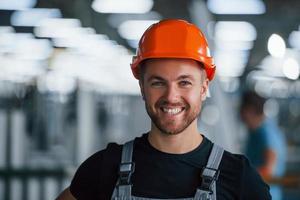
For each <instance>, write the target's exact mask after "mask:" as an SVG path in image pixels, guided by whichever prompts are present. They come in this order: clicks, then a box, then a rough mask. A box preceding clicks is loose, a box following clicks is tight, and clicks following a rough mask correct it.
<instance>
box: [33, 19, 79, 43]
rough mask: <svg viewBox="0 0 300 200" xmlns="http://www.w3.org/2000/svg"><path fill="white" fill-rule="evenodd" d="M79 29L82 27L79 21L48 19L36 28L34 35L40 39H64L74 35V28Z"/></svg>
mask: <svg viewBox="0 0 300 200" xmlns="http://www.w3.org/2000/svg"><path fill="white" fill-rule="evenodd" d="M78 27H81V22H80V20H78V19H59V18H48V19H44V20H42V21H41V22H40V23H39V24H38V26H37V27H35V28H34V33H35V35H36V36H38V37H47V38H54V37H63V36H68V35H69V36H70V35H72V34H74V30H75V29H74V28H78Z"/></svg>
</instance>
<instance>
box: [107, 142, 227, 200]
mask: <svg viewBox="0 0 300 200" xmlns="http://www.w3.org/2000/svg"><path fill="white" fill-rule="evenodd" d="M133 142H134V141H133V140H132V141H129V142H127V143H125V144H124V146H123V150H122V160H121V164H120V168H119V179H118V181H117V184H116V186H115V189H114V192H113V195H112V198H111V199H112V200H150V199H151V200H162V199H153V198H145V197H135V196H132V195H131V188H132V184H131V181H130V178H131V175H132V173H133V172H134V167H135V163H134V162H132V152H133ZM223 152H224V149H223V148H222V147H220V146H218V145H216V144H214V145H213V148H212V151H211V153H210V155H209V158H208V162H207V165H206V167H205V168H204V169H203V171H202V174H201V179H202V182H201V186H200V187H199V188H198V189H197V192H196V194H195V196H194V197H193V198H180V199H179V198H177V199H176V200H216V181H217V179H218V175H219V170H218V167H219V164H220V162H221V159H222V156H223Z"/></svg>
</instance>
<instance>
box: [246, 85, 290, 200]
mask: <svg viewBox="0 0 300 200" xmlns="http://www.w3.org/2000/svg"><path fill="white" fill-rule="evenodd" d="M265 101H266V100H265V99H264V98H263V97H261V96H259V95H258V94H256V93H255V92H252V91H247V92H245V93H244V94H243V96H242V101H241V118H242V120H243V121H244V122H245V124H246V126H247V127H248V130H249V131H248V133H249V134H248V140H247V144H246V155H247V157H248V158H249V159H250V161H251V162H252V164H253V165H254V166H255V167H256V168H257V170H258V172H259V173H260V175H261V176H262V177H263V178H264V179H265V180H270V179H272V178H278V177H282V176H283V175H284V172H285V168H286V167H285V165H286V140H285V137H284V135H283V133H282V132H281V131H280V129H279V127H278V125H277V124H276V122H275V121H274V120H273V119H270V118H267V117H266V116H265V114H264V105H265ZM271 195H272V199H273V200H277V199H278V200H279V199H282V191H281V189H280V187H279V186H278V185H271Z"/></svg>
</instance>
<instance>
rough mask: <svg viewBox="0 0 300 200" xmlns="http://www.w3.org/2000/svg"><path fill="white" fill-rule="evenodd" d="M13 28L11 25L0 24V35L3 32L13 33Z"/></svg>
mask: <svg viewBox="0 0 300 200" xmlns="http://www.w3.org/2000/svg"><path fill="white" fill-rule="evenodd" d="M14 32H15V29H14V28H13V27H12V26H0V35H1V34H5V33H14Z"/></svg>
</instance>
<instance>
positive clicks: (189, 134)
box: [148, 120, 203, 154]
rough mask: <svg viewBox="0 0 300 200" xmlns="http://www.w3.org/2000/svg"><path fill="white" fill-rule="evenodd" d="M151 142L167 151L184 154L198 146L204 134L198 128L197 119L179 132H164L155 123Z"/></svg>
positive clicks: (151, 133)
mask: <svg viewBox="0 0 300 200" xmlns="http://www.w3.org/2000/svg"><path fill="white" fill-rule="evenodd" d="M148 140H149V142H150V144H151V145H152V146H153V147H154V148H156V149H158V150H160V151H162V152H165V153H172V154H183V153H187V152H190V151H192V150H194V149H195V148H197V147H198V146H199V145H200V144H201V142H202V140H203V137H202V135H201V134H200V133H199V132H198V129H197V120H195V121H194V122H192V123H191V124H190V126H189V127H187V128H186V129H185V130H184V131H182V132H180V133H178V134H174V135H171V134H166V133H162V132H161V131H160V130H159V129H158V128H157V127H156V126H155V125H154V124H152V128H151V131H150V133H149V136H148Z"/></svg>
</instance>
